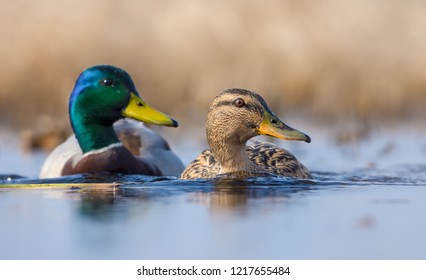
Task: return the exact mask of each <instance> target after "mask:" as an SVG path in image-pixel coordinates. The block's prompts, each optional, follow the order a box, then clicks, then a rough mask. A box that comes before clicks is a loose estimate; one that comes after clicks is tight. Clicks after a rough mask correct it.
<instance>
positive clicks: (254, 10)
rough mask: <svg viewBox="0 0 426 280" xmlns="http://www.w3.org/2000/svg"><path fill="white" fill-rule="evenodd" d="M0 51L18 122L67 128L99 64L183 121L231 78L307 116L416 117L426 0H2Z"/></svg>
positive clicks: (424, 98)
mask: <svg viewBox="0 0 426 280" xmlns="http://www.w3.org/2000/svg"><path fill="white" fill-rule="evenodd" d="M0 61H1V68H0V85H1V86H0V118H1V125H3V126H11V127H13V128H15V129H25V128H31V127H37V126H40V127H42V128H45V127H46V126H47V125H46V124H47V123H52V122H53V123H55V124H56V126H61V125H62V126H63V127H65V130H66V132H64V134H67V133H69V127H70V126H69V124H68V117H67V103H68V96H69V93H70V91H71V90H72V88H73V84H74V81H75V79H76V77H77V76H78V74H79V73H80V72H81V71H82V70H83V69H85V68H86V67H88V66H91V65H94V64H99V63H108V64H114V65H117V66H120V67H122V68H124V69H126V70H127V71H128V72H129V73H130V74H131V75H132V77H133V78H134V80H135V83H136V86H137V88H138V89H139V91H140V93H141V95H142V96H143V97H144V99H145V100H146V101H147V102H148V103H149V104H151V105H152V106H154V107H156V108H158V109H160V110H163V111H164V112H167V113H168V114H170V115H172V116H174V117H176V118H177V119H178V120H180V123H181V127H182V129H190V128H191V126H192V125H203V124H204V120H205V115H206V112H207V109H208V106H209V104H210V103H211V101H212V100H213V98H214V96H215V95H216V94H218V93H219V92H220V91H222V90H223V89H226V88H229V87H243V88H248V89H252V90H254V91H257V92H259V93H261V94H262V95H263V96H264V97H265V98H266V100H267V101H268V103H269V104H271V105H272V106H271V107H272V108H273V110H275V111H276V112H277V113H278V114H279V115H280V116H283V117H284V119H285V117H286V116H295V115H297V116H301V117H302V118H306V119H307V120H309V122H311V123H312V124H314V125H315V124H321V123H323V124H335V123H340V124H343V126H345V123H346V122H352V123H353V122H355V123H357V124H360V126H361V127H369V126H371V123H381V124H382V123H383V122H384V121H386V122H395V121H399V120H402V121H405V122H406V121H410V120H413V119H417V120H421V118H424V117H425V115H426V110H425V109H424V107H425V104H426V1H421V0H344V1H342V0H268V1H254V0H237V1H229V0H228V1H227V0H216V1H207V0H205V1H203V0H184V1H148V0H124V1H114V0H109V1H107V0H89V1H72V0H43V1H31V0H16V1H4V0H1V1H0ZM67 129H68V130H67ZM301 129H302V128H301ZM200 134H201V135H200V137H203V138H204V134H203V133H200Z"/></svg>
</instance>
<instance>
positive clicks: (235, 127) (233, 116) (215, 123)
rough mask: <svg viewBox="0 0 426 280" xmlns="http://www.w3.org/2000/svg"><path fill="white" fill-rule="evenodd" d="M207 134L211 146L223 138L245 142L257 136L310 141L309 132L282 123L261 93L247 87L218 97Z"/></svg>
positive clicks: (210, 113)
mask: <svg viewBox="0 0 426 280" xmlns="http://www.w3.org/2000/svg"><path fill="white" fill-rule="evenodd" d="M206 133H207V139H208V142H209V145H210V146H212V145H218V142H221V141H226V142H227V143H229V144H236V145H238V144H245V143H246V142H247V141H248V140H249V139H250V138H252V137H254V136H257V135H269V136H273V137H277V138H281V139H285V140H300V141H305V142H308V143H309V142H311V138H310V137H309V136H308V135H306V134H304V133H302V132H300V131H298V130H296V129H294V128H291V127H290V126H288V125H286V124H285V123H284V122H282V121H281V120H280V119H279V118H278V117H277V116H276V115H275V114H274V113H273V112H272V110H271V109H270V108H269V106H268V105H267V104H266V102H265V100H263V98H262V97H261V96H260V95H259V94H257V93H254V92H251V91H248V90H244V89H228V90H225V91H224V92H222V93H221V94H219V95H218V96H217V97H216V98H215V100H214V101H213V104H212V105H211V106H210V109H209V113H208V116H207V122H206Z"/></svg>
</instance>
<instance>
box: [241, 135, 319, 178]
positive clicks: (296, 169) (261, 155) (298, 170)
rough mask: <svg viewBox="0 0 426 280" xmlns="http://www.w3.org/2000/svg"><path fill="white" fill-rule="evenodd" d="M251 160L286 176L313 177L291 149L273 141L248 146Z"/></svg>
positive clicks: (268, 169)
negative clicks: (286, 148) (277, 144)
mask: <svg viewBox="0 0 426 280" xmlns="http://www.w3.org/2000/svg"><path fill="white" fill-rule="evenodd" d="M246 151H247V154H248V157H249V158H250V160H252V161H253V162H254V163H256V164H257V165H258V166H260V167H261V168H262V169H263V170H265V171H267V172H270V173H273V174H276V175H280V176H285V177H297V178H305V179H308V178H312V176H311V173H310V172H309V170H308V169H307V168H306V167H305V166H303V164H301V163H300V162H299V161H298V160H297V159H296V157H295V156H294V155H292V154H291V153H290V152H289V151H287V150H285V149H283V148H280V147H278V146H276V145H274V144H272V143H267V142H254V144H253V145H250V146H249V145H248V146H246Z"/></svg>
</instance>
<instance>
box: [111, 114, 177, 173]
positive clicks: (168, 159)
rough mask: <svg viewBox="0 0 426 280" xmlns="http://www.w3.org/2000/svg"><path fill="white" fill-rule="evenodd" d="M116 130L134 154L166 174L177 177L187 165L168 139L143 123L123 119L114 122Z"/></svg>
mask: <svg viewBox="0 0 426 280" xmlns="http://www.w3.org/2000/svg"><path fill="white" fill-rule="evenodd" d="M114 130H115V132H116V133H117V135H118V138H119V139H120V141H121V142H122V143H123V145H124V146H125V147H126V148H127V149H128V150H129V151H130V152H131V153H132V154H133V155H135V156H136V157H139V158H141V159H143V160H144V161H145V162H148V163H149V164H152V165H154V166H156V167H157V168H158V169H160V171H161V173H162V174H163V175H164V176H176V177H177V176H179V174H180V173H181V172H182V171H183V170H184V168H185V166H184V165H183V163H182V161H181V160H180V158H179V157H178V156H177V155H176V154H175V153H174V152H173V151H172V150H171V148H170V145H169V144H168V143H167V141H166V140H165V139H164V138H163V137H162V136H161V135H160V134H158V133H157V132H155V131H153V130H151V129H149V128H148V127H146V126H145V125H144V124H143V123H141V122H138V121H134V120H131V119H122V120H119V121H117V122H116V123H115V124H114Z"/></svg>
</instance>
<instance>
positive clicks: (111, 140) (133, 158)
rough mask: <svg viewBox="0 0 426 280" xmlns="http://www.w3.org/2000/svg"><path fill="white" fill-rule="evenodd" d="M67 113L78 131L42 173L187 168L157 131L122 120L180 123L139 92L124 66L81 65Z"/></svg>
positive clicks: (164, 171) (149, 172)
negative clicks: (152, 104) (158, 109)
mask: <svg viewBox="0 0 426 280" xmlns="http://www.w3.org/2000/svg"><path fill="white" fill-rule="evenodd" d="M69 116H70V121H71V126H72V129H73V130H74V133H75V135H72V136H71V137H69V138H68V139H67V140H66V141H65V142H64V143H62V144H61V145H59V146H58V147H56V149H55V150H54V151H53V152H52V153H51V154H50V155H49V157H48V158H47V159H46V161H45V163H44V164H43V167H42V169H41V172H40V177H41V178H49V177H58V176H63V175H69V174H77V173H96V172H103V171H108V172H114V173H124V174H145V175H173V176H178V175H179V174H180V173H181V172H182V170H183V169H184V165H183V164H182V162H181V161H180V159H179V158H178V157H177V156H176V155H175V154H174V153H173V152H172V151H171V150H170V147H169V145H168V144H167V142H166V141H165V140H164V139H163V138H162V137H161V136H160V135H159V134H157V133H155V132H154V131H152V130H150V129H149V128H147V127H145V126H144V125H143V124H141V123H138V122H136V121H133V120H129V119H125V120H121V119H123V118H132V119H135V120H138V121H142V122H146V123H151V124H156V125H164V126H173V127H177V126H178V123H177V122H176V121H175V120H173V119H172V118H170V117H168V116H166V115H164V114H163V113H161V112H159V111H157V110H155V109H153V108H152V107H150V106H148V105H147V104H146V103H145V102H144V101H143V100H142V99H141V98H140V96H139V94H138V92H137V90H136V88H135V85H134V84H133V81H132V79H131V77H130V75H129V74H127V73H126V72H125V71H124V70H122V69H119V68H117V67H114V66H111V65H97V66H93V67H90V68H88V69H86V70H85V71H83V72H82V73H81V74H80V76H79V77H78V79H77V81H76V83H75V87H74V90H73V91H72V93H71V97H70V100H69ZM118 120H120V121H119V122H117V121H118ZM114 123H115V124H114ZM120 140H121V141H120Z"/></svg>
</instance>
